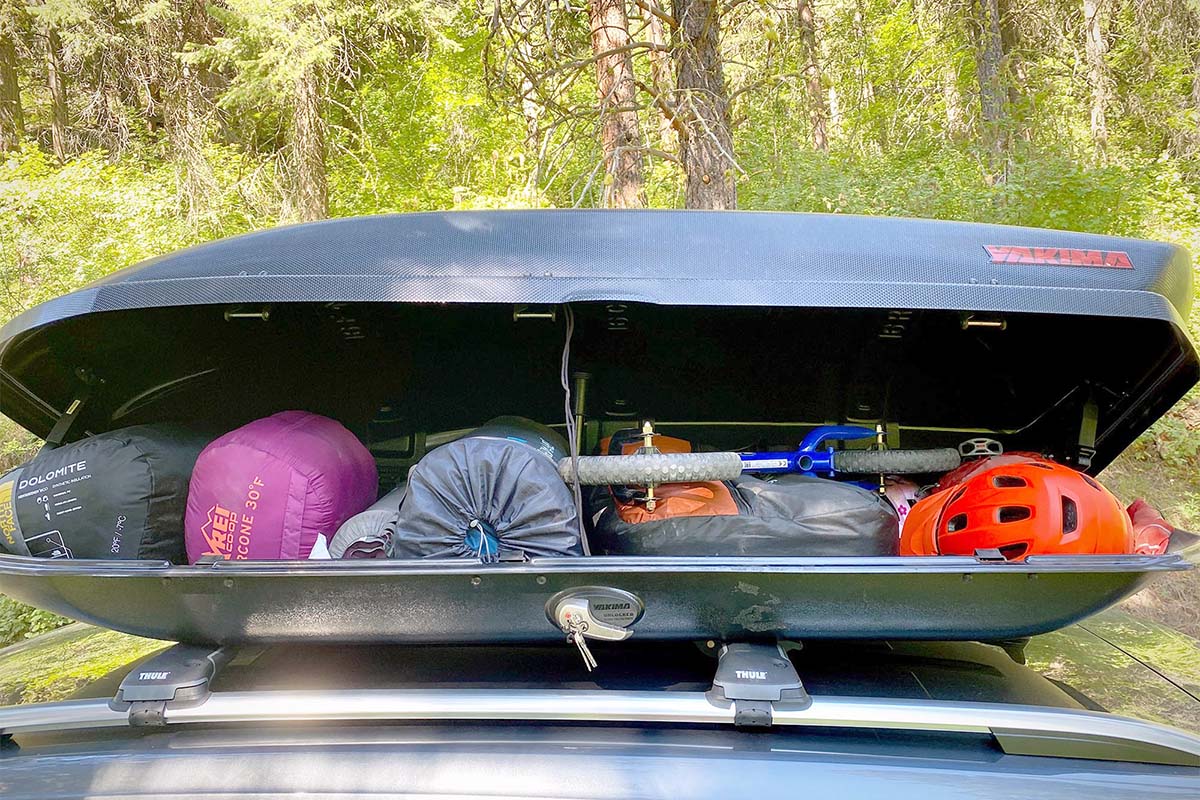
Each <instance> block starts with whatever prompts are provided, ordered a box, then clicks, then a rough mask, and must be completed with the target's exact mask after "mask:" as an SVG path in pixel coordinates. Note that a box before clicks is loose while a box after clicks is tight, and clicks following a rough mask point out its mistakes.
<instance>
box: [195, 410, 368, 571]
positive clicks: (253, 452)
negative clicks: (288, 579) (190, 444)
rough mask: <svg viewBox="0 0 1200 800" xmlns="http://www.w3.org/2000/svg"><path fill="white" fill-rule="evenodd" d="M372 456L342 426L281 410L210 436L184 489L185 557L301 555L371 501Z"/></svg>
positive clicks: (241, 558)
mask: <svg viewBox="0 0 1200 800" xmlns="http://www.w3.org/2000/svg"><path fill="white" fill-rule="evenodd" d="M378 481H379V479H378V476H377V474H376V470H375V461H374V460H373V459H372V458H371V454H370V453H369V452H367V448H365V447H363V445H362V443H361V442H359V441H358V439H357V438H356V437H355V436H354V434H352V433H351V432H350V431H348V430H346V429H345V428H344V427H342V425H341V424H340V423H338V422H335V421H334V420H331V419H329V418H327V417H322V416H318V415H317V414H310V413H308V412H307V411H282V412H280V413H278V414H274V415H272V416H270V417H266V418H264V419H260V420H255V421H254V422H251V423H250V424H248V425H243V426H242V427H240V428H238V429H237V430H235V431H231V432H230V433H227V434H225V435H224V436H222V437H221V438H220V439H217V440H216V441H214V442H213V443H212V444H210V445H209V446H208V447H206V448H204V451H203V452H202V453H201V454H200V457H199V458H198V459H197V460H196V468H195V470H194V471H193V472H192V481H191V485H190V487H189V489H188V499H187V516H186V517H185V519H184V533H185V539H186V543H187V556H188V562H189V563H192V564H194V563H196V561H197V560H199V559H200V558H203V557H204V556H221V557H224V558H226V559H229V560H231V561H240V560H244V559H264V558H265V559H273V558H308V557H309V554H310V553H311V552H312V549H313V544H314V543H316V541H317V537H318V536H319V535H324V536H325V539H326V540H329V539H331V538H332V537H333V534H334V532H335V531H336V530H337V529H338V527H339V526H340V525H341V524H342V523H343V522H345V521H346V520H347V519H349V518H350V517H351V516H353V515H354V514H357V513H358V512H360V511H362V510H363V509H365V508H366V507H367V506H369V505H371V503H372V502H374V501H375V495H376V493H377V491H378Z"/></svg>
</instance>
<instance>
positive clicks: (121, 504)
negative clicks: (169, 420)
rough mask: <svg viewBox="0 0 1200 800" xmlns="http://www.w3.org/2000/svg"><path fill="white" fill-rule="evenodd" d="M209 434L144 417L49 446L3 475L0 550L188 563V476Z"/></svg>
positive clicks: (14, 552) (20, 552) (34, 553)
mask: <svg viewBox="0 0 1200 800" xmlns="http://www.w3.org/2000/svg"><path fill="white" fill-rule="evenodd" d="M205 443H206V439H205V438H204V437H202V436H200V435H199V434H197V433H195V432H192V431H189V430H187V429H185V428H182V427H178V426H174V425H138V426H134V427H130V428H121V429H119V430H115V431H109V432H107V433H101V434H98V435H96V436H91V437H88V438H87V439H81V440H80V441H78V442H72V443H71V444H65V445H62V446H60V447H56V448H53V449H49V448H47V449H43V450H42V451H41V452H40V453H38V454H37V455H36V456H34V457H33V459H32V460H30V461H28V462H27V463H25V464H23V465H21V466H19V467H17V468H16V469H14V470H12V471H11V472H9V473H7V474H6V475H4V476H3V477H0V550H2V551H4V552H6V553H11V554H13V555H19V556H41V557H44V558H126V559H131V558H141V559H153V560H165V561H172V562H175V563H186V557H185V555H184V548H183V513H184V509H185V507H186V504H187V491H188V480H189V479H190V478H191V474H192V467H193V466H195V463H196V457H197V456H199V455H200V451H201V449H203V447H204V445H205Z"/></svg>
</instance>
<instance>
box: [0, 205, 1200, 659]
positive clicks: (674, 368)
mask: <svg viewBox="0 0 1200 800" xmlns="http://www.w3.org/2000/svg"><path fill="white" fill-rule="evenodd" d="M1191 281H1192V270H1191V265H1190V262H1189V258H1188V256H1187V254H1186V253H1185V251H1183V250H1182V249H1180V248H1178V247H1175V246H1172V245H1167V244H1161V243H1156V242H1147V241H1137V240H1130V239H1116V238H1110V237H1101V236H1095V235H1086V234H1079V233H1067V232H1061V231H1047V230H1032V229H1023V228H1010V227H1002V226H995V225H978V224H963V223H952V222H932V221H924V220H905V219H877V218H862V217H850V216H823V215H792V214H760V213H707V212H583V211H539V212H481V213H468V212H455V213H439V214H412V215H396V216H380V217H367V218H355V219H344V220H332V221H328V222H321V223H315V224H309V225H301V226H295V227H287V228H278V229H273V230H267V231H263V232H259V233H253V234H248V235H245V236H240V237H236V238H232V239H226V240H222V241H217V242H213V243H211V244H206V245H202V246H199V247H194V248H191V249H189V250H184V251H182V252H178V253H174V254H171V255H168V256H164V257H162V258H158V259H154V260H151V261H147V262H145V263H142V264H139V265H137V266H134V267H131V268H129V269H126V270H123V271H121V272H118V273H116V274H114V275H111V276H109V277H107V278H105V279H103V280H101V281H98V282H96V283H94V284H92V285H90V286H88V287H86V288H84V289H81V290H79V291H77V292H73V293H71V294H69V295H66V296H64V297H61V298H58V299H56V300H52V301H49V302H47V303H44V304H42V305H41V306H38V307H36V308H34V309H32V310H30V311H28V312H26V313H25V314H23V315H21V316H20V317H18V318H16V319H15V320H13V321H11V322H10V323H9V324H8V325H7V326H5V327H4V328H3V330H2V331H0V412H3V413H4V414H6V415H8V416H9V417H11V418H13V419H14V420H16V421H17V422H18V423H20V424H21V425H23V426H24V427H26V428H27V429H29V430H30V431H32V432H34V433H36V434H38V435H40V436H45V435H47V434H48V433H49V432H50V431H51V430H52V429H53V428H55V426H56V424H57V425H58V426H59V430H60V431H62V430H66V431H68V433H67V439H68V440H73V439H78V438H82V437H84V436H88V435H91V434H95V433H99V432H101V431H107V430H111V429H114V428H120V427H125V426H129V425H134V424H140V423H149V422H173V421H188V422H189V423H193V424H200V425H204V426H207V427H210V428H211V429H213V430H216V431H224V430H229V429H231V428H233V427H236V426H238V425H241V424H244V423H245V422H247V421H249V420H252V419H254V418H257V417H260V416H264V415H267V414H270V413H273V412H276V411H279V410H282V409H286V408H302V409H305V410H308V411H312V412H316V413H320V414H324V415H327V416H330V417H333V418H335V419H337V420H339V421H341V422H342V423H343V424H345V425H346V426H347V427H349V428H350V429H351V430H352V431H354V432H355V433H357V434H358V435H359V436H360V438H362V439H363V440H364V441H366V442H367V443H368V445H369V447H370V448H371V450H372V453H373V454H374V455H375V458H376V461H377V464H378V466H379V470H380V475H381V478H382V480H383V484H384V485H383V487H382V488H384V489H386V488H390V485H394V482H395V481H396V480H397V479H399V478H401V477H403V475H404V473H405V471H406V470H407V468H408V467H409V466H411V464H412V463H415V460H416V459H417V458H419V457H420V455H421V454H423V453H424V452H426V451H427V450H428V449H429V448H430V447H432V446H434V445H436V444H437V443H438V442H440V441H446V440H449V439H451V438H453V437H454V436H455V435H460V434H459V433H456V432H461V431H463V430H465V429H469V428H472V427H474V426H476V425H478V424H480V423H482V422H483V421H485V420H488V419H491V418H493V417H496V416H499V415H506V414H520V415H523V416H526V417H530V418H534V419H537V420H539V421H541V422H544V423H548V424H558V425H560V427H561V424H562V421H563V394H562V390H561V387H560V383H559V382H560V366H561V365H560V360H561V356H562V349H563V340H564V324H563V318H564V313H563V305H564V304H570V306H571V308H572V310H573V315H574V320H575V332H574V338H573V342H572V347H571V366H572V369H573V370H579V371H584V372H587V373H588V374H589V375H590V379H589V382H588V386H587V399H586V404H587V419H588V422H587V424H586V425H585V430H584V439H585V441H586V442H589V443H590V442H595V441H598V440H599V438H600V437H601V436H603V435H606V434H608V433H611V432H613V431H614V430H615V429H617V428H619V427H628V426H630V425H631V424H634V423H635V422H636V421H637V420H638V419H641V418H653V419H654V420H656V425H657V427H658V429H659V430H660V431H662V432H664V433H670V434H673V435H677V436H683V437H689V438H693V439H697V440H702V441H704V442H706V443H707V444H709V445H711V446H713V447H716V448H721V449H742V448H745V447H746V445H747V443H748V442H767V443H771V444H789V443H790V444H791V445H792V446H794V445H795V443H797V442H798V441H799V440H800V439H801V438H802V437H803V434H804V433H805V432H806V431H808V430H810V429H811V428H813V427H814V426H818V425H824V424H831V423H852V424H862V425H867V426H870V427H875V426H877V425H878V426H880V428H881V430H882V431H884V432H885V433H886V439H887V444H888V446H889V447H904V448H923V447H944V446H955V445H957V444H958V443H959V442H961V441H963V440H965V439H968V438H971V437H976V436H986V437H991V438H994V439H998V440H1000V441H1001V442H1002V443H1003V444H1004V446H1005V447H1006V448H1007V449H1009V450H1019V449H1032V450H1042V451H1046V452H1049V453H1051V454H1053V455H1054V456H1055V457H1057V458H1058V459H1060V460H1063V461H1066V462H1068V463H1073V464H1077V465H1079V466H1080V467H1084V468H1086V469H1087V470H1088V471H1089V472H1092V473H1095V472H1097V471H1098V470H1100V469H1102V468H1103V467H1104V466H1105V465H1106V464H1108V463H1109V462H1110V461H1111V460H1112V459H1113V458H1114V457H1115V456H1116V455H1117V454H1119V453H1120V452H1121V451H1122V450H1123V449H1124V448H1125V447H1126V446H1127V445H1128V444H1129V443H1130V442H1132V441H1133V439H1134V438H1135V437H1137V436H1138V435H1139V434H1140V433H1141V432H1142V431H1144V430H1145V429H1146V428H1147V427H1148V426H1149V425H1150V424H1151V423H1152V422H1154V421H1155V420H1156V419H1157V418H1158V417H1159V416H1160V415H1161V414H1163V413H1164V412H1165V411H1166V410H1167V409H1168V408H1170V406H1171V405H1172V404H1173V403H1175V402H1176V401H1177V400H1178V399H1179V398H1180V397H1182V396H1183V395H1184V393H1185V392H1186V391H1187V390H1188V389H1189V388H1190V387H1191V386H1192V385H1193V384H1194V383H1195V382H1196V380H1197V376H1198V372H1197V370H1198V363H1197V355H1196V351H1195V349H1194V347H1193V345H1192V343H1191V342H1190V340H1189V338H1188V335H1187V333H1186V328H1185V323H1184V320H1186V319H1187V317H1188V314H1189V311H1190V306H1191ZM64 415H66V417H67V420H66V422H62V420H63V418H64ZM1188 566H1189V565H1188V563H1187V561H1186V560H1185V559H1183V558H1182V557H1180V556H1178V555H1165V556H1154V557H1150V556H1132V555H1126V556H1054V557H1050V556H1043V557H1031V558H1029V559H1028V560H1027V561H1024V562H1020V563H1003V562H1001V563H995V562H991V561H988V560H987V559H986V558H967V557H936V558H914V557H880V556H862V557H839V558H819V559H814V558H787V557H772V558H723V557H704V558H701V557H676V558H648V557H633V556H602V557H601V556H597V557H581V558H561V559H535V560H533V561H528V562H524V563H505V562H502V563H497V564H477V563H472V562H470V561H451V562H430V561H405V560H389V561H365V562H355V561H325V562H312V561H305V562H296V561H290V562H289V561H282V562H280V561H275V562H262V561H260V562H219V563H214V564H205V565H198V566H179V565H172V564H168V563H161V562H149V561H87V560H40V559H32V558H21V557H17V556H2V557H0V591H4V592H5V593H7V594H10V595H12V596H13V597H15V598H17V599H20V600H23V601H25V602H29V603H33V604H34V605H37V606H40V607H42V608H47V609H50V610H53V611H57V612H59V613H63V614H66V615H69V616H72V617H75V618H77V619H82V620H86V621H89V622H93V623H96V624H99V625H103V626H106V627H110V628H115V629H118V630H123V631H127V632H131V633H136V634H141V635H146V636H154V637H160V638H167V639H176V640H183V641H204V642H234V641H255V640H263V641H265V640H283V639H287V640H296V639H322V640H341V641H372V640H387V641H398V640H404V641H429V642H437V641H535V640H544V639H556V638H559V637H561V635H562V634H561V632H560V631H559V630H558V629H557V628H556V627H555V626H554V625H553V624H552V623H551V622H550V621H549V619H548V618H547V603H548V602H549V601H550V600H551V598H554V597H556V596H561V593H563V592H567V591H570V590H583V591H585V592H586V591H589V589H588V587H604V588H606V589H615V590H622V591H624V592H628V593H630V594H632V595H633V596H634V597H633V598H632V602H634V603H635V604H637V605H641V606H644V612H643V613H642V614H641V617H640V619H638V621H636V622H635V623H634V624H633V625H632V630H633V631H634V634H635V635H636V636H638V637H639V638H651V637H656V638H669V639H725V640H732V639H744V638H748V637H750V638H754V637H763V636H778V637H786V638H801V639H803V638H811V637H851V638H853V637H889V638H904V637H909V638H931V639H933V638H939V639H980V638H982V639H999V638H1007V637H1016V636H1022V635H1029V634H1035V633H1039V632H1043V631H1047V630H1052V629H1055V628H1058V627H1061V626H1064V625H1067V624H1070V623H1072V622H1074V621H1076V620H1078V619H1080V618H1082V617H1084V616H1086V615H1088V614H1090V613H1093V612H1095V611H1097V610H1099V609H1101V608H1103V607H1105V606H1107V605H1109V604H1111V603H1113V602H1116V601H1117V600H1119V599H1120V598H1122V597H1124V596H1126V595H1128V594H1130V593H1132V592H1134V591H1136V590H1137V589H1138V588H1140V587H1141V586H1142V585H1143V584H1144V583H1145V582H1146V581H1147V580H1149V579H1150V578H1151V577H1152V576H1153V575H1155V574H1156V573H1159V572H1163V571H1170V570H1179V569H1185V568H1187V567H1188Z"/></svg>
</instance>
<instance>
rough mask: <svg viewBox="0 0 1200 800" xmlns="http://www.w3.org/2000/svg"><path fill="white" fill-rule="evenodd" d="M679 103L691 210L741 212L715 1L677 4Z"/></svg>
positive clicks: (682, 157)
mask: <svg viewBox="0 0 1200 800" xmlns="http://www.w3.org/2000/svg"><path fill="white" fill-rule="evenodd" d="M674 11H675V14H674V16H675V19H676V21H677V22H678V23H679V25H678V27H677V28H676V29H675V59H676V65H675V69H676V73H675V74H676V80H675V86H676V96H677V97H678V98H679V101H678V103H677V104H676V107H677V109H678V110H679V113H680V116H681V119H682V123H683V124H682V125H681V130H680V136H679V140H680V141H679V150H680V160H681V161H682V162H683V171H684V173H685V174H686V175H687V185H686V188H685V191H684V205H685V206H687V207H688V208H713V209H725V208H737V190H736V187H735V185H734V170H735V169H736V168H737V165H736V163H735V162H734V160H733V135H732V133H731V131H730V124H729V95H728V93H727V92H726V90H725V73H724V68H723V63H722V59H721V51H720V40H721V17H720V11H719V9H718V5H717V0H675V2H674Z"/></svg>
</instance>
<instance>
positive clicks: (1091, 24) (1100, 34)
mask: <svg viewBox="0 0 1200 800" xmlns="http://www.w3.org/2000/svg"><path fill="white" fill-rule="evenodd" d="M1103 7H1104V0H1083V23H1084V34H1085V37H1086V48H1087V63H1088V83H1089V84H1091V90H1092V141H1093V143H1094V144H1095V145H1096V152H1097V153H1098V154H1101V155H1103V153H1104V150H1105V148H1106V147H1107V146H1108V67H1107V66H1106V64H1105V63H1104V54H1105V52H1106V51H1107V49H1108V47H1107V45H1106V44H1105V42H1104V30H1103V26H1102V25H1101V21H1102V20H1101V12H1102V11H1103Z"/></svg>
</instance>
